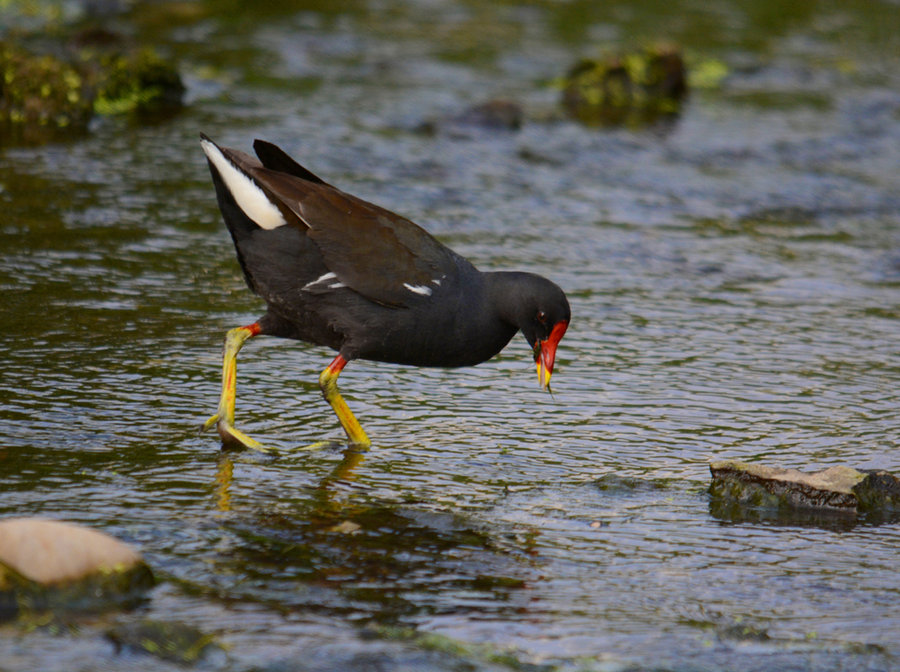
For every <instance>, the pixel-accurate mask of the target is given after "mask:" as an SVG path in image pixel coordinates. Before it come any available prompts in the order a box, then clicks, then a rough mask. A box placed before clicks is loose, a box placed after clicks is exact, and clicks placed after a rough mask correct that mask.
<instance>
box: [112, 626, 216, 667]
mask: <svg viewBox="0 0 900 672" xmlns="http://www.w3.org/2000/svg"><path fill="white" fill-rule="evenodd" d="M106 637H107V638H108V639H109V640H110V641H111V642H112V643H113V644H114V645H115V646H116V648H117V649H118V650H122V649H128V650H129V651H133V652H136V653H147V654H150V655H153V656H157V657H158V658H162V659H163V660H170V661H175V662H178V663H193V662H196V661H197V660H200V659H201V658H204V657H206V656H208V655H209V654H210V653H211V652H212V651H222V647H221V645H219V644H218V643H217V642H216V639H215V636H214V635H212V634H209V633H205V632H203V631H201V630H199V629H197V628H195V627H193V626H190V625H187V624H185V623H178V622H167V621H152V620H144V621H140V622H137V623H125V624H122V625H119V626H116V627H115V628H112V629H111V630H109V631H108V632H107V633H106Z"/></svg>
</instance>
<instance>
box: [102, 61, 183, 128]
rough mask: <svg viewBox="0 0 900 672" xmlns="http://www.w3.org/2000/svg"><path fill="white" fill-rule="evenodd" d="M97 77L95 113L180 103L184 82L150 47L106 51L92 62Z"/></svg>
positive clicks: (140, 109)
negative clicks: (119, 51)
mask: <svg viewBox="0 0 900 672" xmlns="http://www.w3.org/2000/svg"><path fill="white" fill-rule="evenodd" d="M92 68H93V69H94V70H95V72H96V78H97V83H98V84H97V99H96V101H95V102H94V110H95V111H96V112H97V114H121V113H123V112H142V111H146V110H148V109H159V108H168V109H174V108H178V107H180V106H181V101H182V96H183V95H184V84H183V83H182V81H181V76H180V75H179V74H178V70H177V69H176V68H175V67H174V66H173V65H172V64H171V63H169V62H168V61H166V60H164V59H162V58H161V57H160V56H159V55H157V54H156V53H155V52H154V51H153V50H151V49H142V50H140V51H138V52H135V53H129V54H119V53H117V54H107V55H104V56H102V57H100V58H99V59H97V60H96V62H95V63H94V64H93V65H92Z"/></svg>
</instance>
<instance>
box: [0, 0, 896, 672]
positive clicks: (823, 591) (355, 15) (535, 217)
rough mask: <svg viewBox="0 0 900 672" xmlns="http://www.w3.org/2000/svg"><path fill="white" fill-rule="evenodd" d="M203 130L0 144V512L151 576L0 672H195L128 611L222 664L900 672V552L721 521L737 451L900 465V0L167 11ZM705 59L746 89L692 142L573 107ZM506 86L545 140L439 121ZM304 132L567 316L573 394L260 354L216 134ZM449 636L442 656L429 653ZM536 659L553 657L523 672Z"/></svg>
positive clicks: (810, 461) (268, 350)
mask: <svg viewBox="0 0 900 672" xmlns="http://www.w3.org/2000/svg"><path fill="white" fill-rule="evenodd" d="M118 21H123V22H125V21H127V22H129V23H128V25H131V26H133V27H135V26H136V29H137V31H138V34H139V35H142V36H144V37H145V39H148V40H152V41H153V42H154V43H155V44H157V46H158V47H159V48H161V49H163V50H166V51H168V53H171V54H173V55H175V56H176V57H178V59H179V61H180V63H181V68H182V71H183V73H184V75H185V77H186V80H187V84H188V88H189V93H188V102H189V106H188V107H187V109H186V110H185V111H184V112H183V113H181V114H180V115H178V116H176V117H174V118H172V119H170V120H166V121H162V122H159V123H155V124H151V125H147V124H139V123H134V122H132V121H129V120H127V119H118V118H113V119H108V118H107V119H101V120H99V121H98V122H97V123H96V124H95V126H94V127H93V129H92V132H91V134H90V136H89V137H87V138H85V139H81V140H78V141H73V142H71V143H62V144H54V145H50V146H45V147H41V148H32V149H21V148H20V149H16V148H7V149H5V150H3V151H2V153H0V245H2V250H3V254H2V256H0V285H2V290H3V293H2V304H0V305H2V308H0V325H2V326H0V351H2V361H3V370H2V377H0V436H2V440H0V514H2V515H4V516H11V515H25V514H27V515H43V516H49V517H52V518H60V519H66V520H72V521H79V522H83V523H87V524H90V525H93V526H96V527H98V528H100V529H103V530H105V531H107V532H110V533H112V534H114V535H117V536H119V537H121V538H123V539H125V540H127V541H129V542H131V543H133V544H135V545H136V546H138V547H139V548H141V549H142V550H143V552H144V553H145V555H146V558H147V559H148V561H149V562H150V564H151V565H152V566H153V568H154V569H155V570H156V572H157V574H158V575H159V576H160V578H161V579H162V583H161V585H160V586H159V587H158V588H157V589H156V590H154V591H153V592H152V593H151V595H150V599H149V601H148V602H147V603H146V604H145V605H144V606H143V607H141V608H140V609H139V610H138V611H137V612H132V613H129V614H111V615H110V614H107V615H99V616H92V617H85V618H83V619H81V620H79V621H77V623H76V624H75V625H73V626H72V628H71V629H70V630H67V631H65V633H64V634H57V633H56V632H55V631H52V630H48V629H46V628H40V627H38V628H36V629H31V628H26V629H23V628H22V627H19V626H16V625H7V626H4V628H3V629H2V631H0V669H3V670H37V669H40V670H74V669H85V670H86V669H128V670H143V669H146V670H160V669H181V668H180V667H179V666H178V665H177V664H175V663H168V662H164V661H161V660H159V659H157V658H154V657H150V656H145V655H139V654H135V653H128V652H120V653H117V652H116V651H115V649H114V647H113V646H112V644H111V643H110V642H109V641H108V640H107V639H106V638H105V637H104V636H103V633H104V632H105V630H106V629H108V628H109V627H111V624H114V623H116V622H122V621H126V622H127V621H128V620H129V619H132V620H133V619H141V618H150V619H158V620H174V621H181V622H185V623H189V624H191V625H193V626H195V627H198V628H200V629H202V630H204V631H206V632H210V633H212V634H215V635H216V636H217V637H218V640H219V641H220V642H221V643H223V644H224V645H226V646H227V649H226V650H225V651H224V652H220V654H219V655H213V656H211V657H210V658H208V659H207V660H206V661H204V662H202V663H200V664H199V665H200V667H203V668H210V669H227V670H251V669H254V670H272V671H275V670H278V671H281V670H332V669H348V670H388V669H390V670H393V669H402V670H407V669H408V670H422V669H434V670H463V669H465V670H471V669H475V670H504V669H539V670H544V669H560V670H604V671H606V670H626V669H672V670H726V669H727V670H780V669H784V670H861V669H869V670H890V669H900V639H898V632H900V606H898V605H900V577H898V573H897V569H896V567H897V551H898V548H900V531H898V527H897V525H896V524H885V525H880V526H874V525H859V526H852V525H850V526H847V525H845V526H830V525H812V526H808V525H799V524H797V525H787V524H782V525H779V524H774V523H772V522H760V523H750V522H745V523H733V522H728V521H725V520H721V519H719V518H717V517H716V516H715V515H713V514H714V512H712V511H711V510H710V503H709V500H708V497H707V495H706V491H705V490H706V487H707V485H708V468H707V461H708V460H709V459H711V458H738V459H747V460H759V461H764V462H766V463H770V464H777V465H783V466H789V467H796V468H801V469H804V470H813V469H818V468H823V467H827V466H830V465H834V464H849V465H851V466H855V467H859V468H866V467H878V468H884V469H888V470H893V471H898V470H900V430H898V423H897V408H898V402H900V393H898V389H900V171H898V166H900V93H898V91H900V77H898V75H897V73H898V72H900V69H898V65H900V57H898V54H900V49H898V38H897V35H898V30H897V29H898V27H900V8H898V6H897V4H896V3H891V2H879V1H870V2H849V3H848V2H842V3H838V2H811V1H810V2H799V3H791V4H790V7H788V6H786V5H784V4H783V3H769V2H750V1H749V0H748V1H746V2H738V1H736V0H735V1H732V2H723V3H716V4H715V5H713V6H709V5H708V4H707V3H695V2H689V1H687V0H681V1H676V2H668V3H658V2H653V1H650V0H647V1H642V2H630V3H603V4H602V5H601V4H600V3H589V2H565V3H556V2H530V3H523V4H517V3H474V2H473V3H469V2H462V1H459V0H457V1H450V0H434V1H431V2H418V3H417V2H407V3H398V2H351V1H349V0H348V1H347V2H340V3H321V4H320V5H318V6H316V5H315V4H311V5H310V6H308V7H307V6H302V5H301V3H279V4H277V5H275V4H265V5H263V4H262V3H255V4H254V5H252V6H249V5H248V6H244V5H239V4H238V3H225V4H224V5H223V4H222V3H215V4H214V3H209V4H203V3H198V4H192V3H180V4H179V3H176V4H171V5H169V4H163V5H159V6H156V5H153V6H149V7H137V8H136V9H135V10H133V12H132V13H131V14H130V15H126V16H125V17H120V18H119V19H118ZM658 40H667V41H672V42H675V43H678V44H681V45H682V46H683V47H684V49H685V53H686V55H687V56H688V58H689V63H703V62H708V61H711V60H713V59H718V60H721V61H722V62H724V63H725V64H727V65H728V68H729V73H730V74H729V76H728V77H727V78H726V79H725V80H724V82H723V83H722V84H721V85H720V86H719V87H715V88H712V89H695V90H694V92H693V94H692V96H691V98H690V99H689V101H688V103H687V105H686V108H685V110H684V112H683V114H682V115H681V117H680V118H679V119H678V120H677V121H676V122H674V123H671V124H666V125H663V126H655V127H650V128H635V129H608V130H597V129H589V128H585V127H582V126H580V125H578V124H575V123H572V122H568V121H565V120H563V119H561V118H560V117H559V116H558V114H557V108H556V99H557V91H556V90H554V89H553V88H552V87H551V86H550V84H549V82H551V80H552V79H553V78H554V77H556V76H558V75H559V74H560V73H561V72H563V71H565V69H566V68H567V67H568V65H569V64H570V63H571V62H572V61H573V60H575V58H576V57H578V56H582V55H595V54H597V53H600V52H601V51H602V49H603V47H604V46H608V47H610V48H616V47H622V48H628V47H632V46H634V45H635V44H639V43H642V42H644V41H658ZM497 96H507V97H512V98H514V99H517V100H519V101H520V102H521V103H522V104H523V105H524V107H525V110H526V123H525V125H524V127H523V128H522V130H521V131H519V132H509V133H488V132H485V131H479V130H477V129H476V130H470V131H466V132H464V133H462V134H460V133H458V132H445V131H441V130H439V131H438V132H437V133H433V134H423V133H419V132H416V131H415V129H416V128H417V127H418V126H419V125H420V124H421V123H422V122H423V121H426V120H433V119H439V118H441V117H442V116H445V115H448V114H454V113H457V112H460V111H462V110H463V109H465V108H466V107H467V106H468V105H470V104H474V103H478V102H482V101H484V100H486V99H489V98H492V97H497ZM200 131H204V132H206V133H208V134H210V135H211V136H213V137H214V138H215V139H216V140H218V141H220V142H222V143H223V144H226V145H230V146H235V147H241V148H244V149H248V148H249V146H250V143H251V142H252V139H253V138H254V137H263V138H266V139H269V140H271V141H274V142H277V143H279V144H281V145H283V146H284V147H285V148H286V149H288V150H289V151H290V152H291V153H292V154H294V155H296V156H298V157H299V159H300V160H301V162H303V163H305V164H307V165H308V166H309V167H310V168H311V169H312V170H313V171H315V172H316V173H318V174H320V175H322V176H323V177H325V178H326V179H328V180H329V181H331V182H334V183H336V184H338V185H339V186H341V187H343V188H344V189H346V190H348V191H351V192H353V193H356V194H358V195H360V196H363V197H365V198H368V199H370V200H374V201H376V202H378V203H380V204H382V205H384V206H386V207H389V208H391V209H393V210H396V211H398V212H401V213H403V214H405V215H406V216H409V217H410V218H412V219H413V220H415V221H417V222H419V223H421V224H424V225H425V226H427V228H429V229H430V230H431V231H432V232H433V233H435V234H436V235H437V236H439V237H440V238H441V239H442V240H443V241H445V242H447V243H448V244H450V245H451V246H452V247H454V248H455V249H456V250H458V251H459V252H461V253H463V254H465V255H467V256H468V257H469V258H471V259H472V260H473V261H474V262H475V263H476V265H478V266H479V267H482V268H486V269H487V268H517V269H526V270H531V271H535V272H538V273H541V274H544V275H547V276H548V277H551V278H552V279H554V280H555V281H556V282H557V283H558V284H560V285H561V286H562V287H564V288H565V289H566V291H567V292H568V293H569V296H570V300H571V303H572V310H573V321H572V325H571V328H570V329H569V332H568V334H567V336H566V338H565V340H564V342H563V345H562V347H561V349H560V353H559V359H558V369H557V372H556V374H555V376H554V390H555V392H554V396H553V397H552V398H551V397H549V396H548V395H546V394H544V393H542V392H541V391H540V390H539V389H538V386H537V385H536V383H535V380H534V378H535V375H534V370H533V365H532V363H531V359H530V352H529V351H528V347H527V345H526V344H525V342H524V340H523V339H521V338H519V339H517V340H516V341H515V342H514V343H513V344H512V345H511V346H510V347H509V348H508V349H507V350H506V351H505V352H504V353H503V354H502V355H501V356H499V357H498V358H497V359H496V360H494V361H492V362H490V363H487V364H484V365H482V366H480V367H477V368H474V369H466V370H459V371H444V370H418V369H411V368H399V367H392V366H385V365H379V364H371V363H365V362H354V363H353V364H351V366H350V367H348V369H347V370H346V372H345V373H344V374H343V375H342V377H341V383H342V389H343V390H344V393H345V395H346V397H347V398H348V401H349V403H350V404H351V406H352V407H353V409H354V410H355V412H356V413H357V416H358V417H359V418H360V420H361V422H362V424H363V426H364V427H365V428H366V430H367V432H368V433H369V436H370V437H372V439H373V443H374V445H373V448H372V449H371V451H370V452H368V453H366V454H365V455H353V454H347V455H344V454H343V453H342V452H341V451H340V450H324V451H319V452H314V453H308V452H295V453H291V452H289V451H288V450H287V449H289V448H291V447H295V446H302V445H305V444H308V443H309V442H311V441H315V440H318V439H323V438H340V436H341V431H340V428H339V427H338V426H337V423H336V422H335V419H334V417H333V415H332V414H331V412H330V410H329V409H328V408H327V406H326V405H325V404H324V403H323V402H322V401H321V398H320V396H319V393H318V388H317V385H316V380H317V375H318V372H319V370H321V368H322V367H323V366H324V365H325V364H326V363H327V362H328V361H329V359H330V357H331V353H329V352H327V351H325V350H324V349H318V348H311V347H306V346H303V345H300V344H297V343H291V342H284V341H278V340H274V339H268V340H267V339H259V340H258V341H255V342H252V343H250V344H249V345H248V346H247V347H246V348H245V350H244V352H242V354H241V358H240V364H239V379H238V402H237V403H238V409H237V413H238V416H237V417H238V424H239V426H240V427H241V428H243V429H244V430H246V431H247V432H248V433H250V434H251V436H254V437H256V438H258V439H261V440H264V441H266V442H267V443H269V444H270V445H273V446H276V447H278V448H281V449H285V450H284V453H283V454H282V456H281V457H279V458H277V459H274V460H271V459H257V458H255V457H253V456H251V455H247V454H233V453H231V454H223V453H221V452H220V451H219V446H218V443H217V441H216V439H215V438H214V436H213V435H205V436H198V435H197V433H196V427H197V425H199V424H200V423H201V422H202V421H203V420H204V419H205V418H206V417H208V416H209V415H210V414H211V413H212V412H213V411H214V410H215V404H216V401H217V397H218V384H219V380H218V379H219V369H220V361H219V355H220V344H221V339H222V336H223V334H224V332H225V331H226V330H227V329H228V328H230V327H233V326H236V325H239V324H245V323H247V322H248V321H252V320H253V319H254V318H255V317H257V316H258V315H259V314H260V313H261V310H262V308H261V305H260V303H259V301H258V300H257V299H256V298H254V297H253V296H252V295H251V294H250V293H249V292H248V291H247V290H246V288H245V286H244V284H243V280H242V279H241V277H240V274H239V269H238V266H237V263H236V261H235V259H234V255H233V251H232V248H231V243H230V241H229V240H228V237H227V234H226V233H225V230H224V227H223V226H222V224H221V222H220V219H219V215H218V212H217V209H216V205H215V201H214V194H213V190H212V187H211V184H210V182H209V177H208V173H207V170H206V167H205V165H204V162H203V160H202V154H201V152H200V150H199V145H198V133H199V132H200ZM435 635H440V636H443V637H446V638H448V639H440V640H434V639H429V638H430V637H433V636H435ZM529 666H534V667H529Z"/></svg>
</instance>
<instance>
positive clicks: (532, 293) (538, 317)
mask: <svg viewBox="0 0 900 672" xmlns="http://www.w3.org/2000/svg"><path fill="white" fill-rule="evenodd" d="M516 275H517V276H518V278H517V279H516V282H515V284H516V289H517V290H518V291H517V292H516V293H515V295H514V296H513V297H509V298H510V299H511V307H512V308H513V310H514V312H515V317H514V322H515V324H516V326H518V327H519V329H520V330H521V331H522V334H523V335H524V336H525V340H527V341H528V345H530V346H531V348H532V350H533V352H534V363H535V365H536V366H537V373H538V382H539V383H540V385H541V387H542V388H544V389H545V390H549V389H550V376H551V375H552V374H553V364H554V362H555V361H556V348H557V346H558V345H559V342H560V340H562V337H563V335H565V333H566V329H568V327H569V320H570V319H571V316H572V313H571V310H570V309H569V301H568V300H567V299H566V295H565V294H564V293H563V291H562V290H561V289H560V288H559V287H558V286H557V285H555V284H554V283H552V282H550V281H549V280H547V279H546V278H542V277H541V276H539V275H532V274H530V273H522V274H516Z"/></svg>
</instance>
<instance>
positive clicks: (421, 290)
mask: <svg viewBox="0 0 900 672" xmlns="http://www.w3.org/2000/svg"><path fill="white" fill-rule="evenodd" d="M403 286H404V287H406V288H407V289H408V290H409V291H411V292H412V293H413V294H421V295H422V296H431V287H423V286H422V285H411V284H409V283H408V282H404V283H403Z"/></svg>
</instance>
